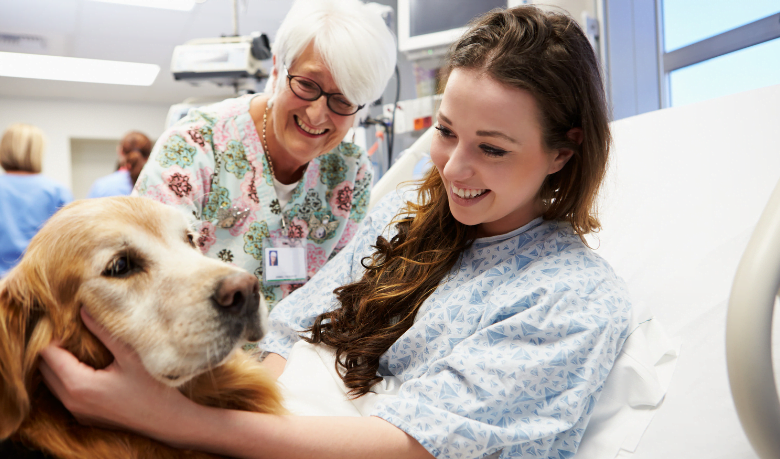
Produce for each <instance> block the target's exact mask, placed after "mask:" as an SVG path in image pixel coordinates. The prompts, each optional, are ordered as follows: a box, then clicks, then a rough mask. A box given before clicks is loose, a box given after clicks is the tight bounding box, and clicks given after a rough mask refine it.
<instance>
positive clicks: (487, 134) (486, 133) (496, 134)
mask: <svg viewBox="0 0 780 459" xmlns="http://www.w3.org/2000/svg"><path fill="white" fill-rule="evenodd" d="M477 135H478V136H482V137H498V138H501V139H504V140H507V141H509V142H512V143H520V142H518V141H517V140H515V139H513V138H512V137H509V136H508V135H506V134H504V133H503V132H500V131H477Z"/></svg>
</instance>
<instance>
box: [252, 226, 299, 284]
mask: <svg viewBox="0 0 780 459" xmlns="http://www.w3.org/2000/svg"><path fill="white" fill-rule="evenodd" d="M304 282H306V244H305V240H304V239H296V238H288V237H282V238H274V239H273V240H270V239H264V240H263V284H265V285H281V284H303V283H304Z"/></svg>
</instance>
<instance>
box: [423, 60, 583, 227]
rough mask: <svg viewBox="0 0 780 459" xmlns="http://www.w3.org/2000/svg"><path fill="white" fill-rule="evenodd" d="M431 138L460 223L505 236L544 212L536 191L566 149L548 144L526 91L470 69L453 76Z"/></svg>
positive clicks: (566, 155) (566, 156)
mask: <svg viewBox="0 0 780 459" xmlns="http://www.w3.org/2000/svg"><path fill="white" fill-rule="evenodd" d="M437 121H438V122H437V125H436V129H437V132H436V133H435V135H434V138H433V141H432V143H431V160H432V161H433V163H434V165H435V166H436V168H437V169H438V171H439V174H440V175H441V177H442V180H443V182H444V186H445V187H446V188H447V196H448V199H449V205H450V210H451V211H452V214H453V216H454V217H455V219H457V220H458V221H459V222H461V223H463V224H465V225H469V226H473V225H479V235H480V236H493V235H497V234H504V233H507V232H510V231H512V230H515V229H517V228H520V227H521V226H523V225H525V224H526V223H528V222H530V221H531V220H533V219H534V218H536V217H538V216H540V215H541V214H542V213H543V210H544V209H543V207H542V202H541V199H540V198H539V189H540V188H541V186H542V183H543V182H544V179H545V177H547V175H549V174H553V173H555V172H557V171H559V170H561V169H562V168H563V166H564V165H565V164H566V161H568V159H569V158H570V157H571V155H572V151H571V150H564V149H561V150H548V149H546V148H545V146H544V144H543V142H542V130H541V125H540V123H539V115H538V107H537V104H536V100H535V99H534V97H533V96H532V95H531V94H530V93H529V92H527V91H524V90H522V89H517V88H512V87H509V86H506V85H503V84H501V83H499V82H497V81H496V80H494V79H493V78H491V77H489V76H487V75H485V74H483V73H479V72H476V71H473V70H463V69H455V70H453V71H452V73H451V74H450V77H449V79H448V81H447V87H446V88H445V90H444V96H443V99H442V103H441V107H440V109H439V114H438V120H437Z"/></svg>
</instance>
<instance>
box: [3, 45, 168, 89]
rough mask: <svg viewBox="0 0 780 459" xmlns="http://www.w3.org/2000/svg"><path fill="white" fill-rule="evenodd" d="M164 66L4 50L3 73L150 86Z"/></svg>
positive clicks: (39, 77)
mask: <svg viewBox="0 0 780 459" xmlns="http://www.w3.org/2000/svg"><path fill="white" fill-rule="evenodd" d="M158 73H160V66H159V65H155V64H139V63H135V62H120V61H104V60H99V59H82V58H78V57H62V56H47V55H43V54H23V53H6V52H0V76H5V77H15V78H36V79H41V80H60V81H80V82H84V83H105V84H125V85H134V86H149V85H151V84H152V83H154V80H155V78H157V74H158Z"/></svg>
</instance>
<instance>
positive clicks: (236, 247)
mask: <svg viewBox="0 0 780 459" xmlns="http://www.w3.org/2000/svg"><path fill="white" fill-rule="evenodd" d="M254 96H255V95H246V96H242V97H238V98H235V99H228V100H225V101H223V102H219V103H216V104H213V105H210V106H206V107H201V108H198V109H193V110H190V112H189V113H188V114H187V116H186V117H185V118H183V119H182V120H181V121H179V122H178V123H176V124H175V125H174V126H172V127H171V128H170V129H168V130H167V131H165V133H163V135H162V136H161V137H160V139H159V140H158V141H157V143H156V144H155V146H154V149H153V150H152V154H151V156H150V158H149V161H148V162H147V163H146V166H145V167H144V169H143V171H142V172H141V175H140V177H139V178H138V182H137V183H136V185H135V189H134V190H133V195H134V196H145V197H149V198H152V199H154V200H156V201H159V202H162V203H165V204H170V205H175V206H178V207H180V208H181V209H182V210H183V211H184V212H185V213H186V215H187V216H188V218H189V219H190V220H191V222H192V224H193V226H194V229H196V230H197V231H198V232H199V234H200V236H199V238H198V241H197V242H198V245H199V246H200V248H201V250H202V251H203V253H205V254H206V255H208V256H210V257H213V258H219V259H221V260H223V261H225V262H226V263H230V264H233V265H235V266H238V267H241V268H244V269H246V270H247V271H249V272H252V273H254V274H255V275H256V276H257V277H258V278H259V279H260V280H261V286H262V291H263V294H264V296H265V299H266V301H267V302H268V305H269V307H270V308H273V306H274V305H275V304H276V303H278V302H279V300H281V299H282V298H284V297H285V296H287V295H288V294H290V293H291V292H292V291H293V290H295V289H296V288H298V287H300V285H301V284H283V285H281V286H269V285H262V279H263V250H262V249H263V244H264V243H265V242H264V240H269V239H270V240H271V241H274V240H276V239H277V238H280V237H283V236H289V237H295V238H302V239H304V241H305V243H304V245H305V247H306V265H307V274H308V277H309V278H311V276H313V275H314V273H316V272H317V270H319V269H320V268H321V267H322V266H323V265H324V264H325V263H326V262H327V261H328V260H329V259H330V258H332V257H333V256H335V255H336V254H337V253H338V252H339V251H340V250H341V249H342V248H343V247H344V246H345V245H346V244H347V242H349V240H350V239H351V238H352V236H353V235H354V234H355V231H356V229H357V227H358V224H359V223H360V221H361V220H363V218H364V217H365V213H366V207H367V206H368V201H369V197H370V188H371V180H372V168H371V163H370V162H369V160H368V156H367V155H366V153H365V151H364V150H363V149H361V148H359V147H358V146H356V145H354V144H352V143H348V142H342V143H341V144H339V145H338V146H337V147H336V148H334V149H333V150H332V151H330V152H328V153H326V154H323V155H321V156H319V157H317V158H315V159H313V160H312V161H310V162H309V165H308V166H307V168H306V171H305V173H304V175H303V178H302V179H301V180H300V181H299V182H298V185H297V187H296V188H295V189H294V190H293V192H292V196H291V198H290V201H289V202H288V203H287V204H286V205H285V207H284V208H281V207H280V205H279V201H278V199H277V196H276V191H275V189H274V183H273V177H272V175H271V172H270V169H269V168H268V162H267V161H266V157H265V153H264V151H263V148H262V141H261V139H260V137H259V136H258V133H257V129H256V128H255V123H254V120H253V119H252V117H251V116H250V114H249V104H250V102H251V100H252V98H253V97H254ZM230 209H241V210H242V211H246V210H248V215H247V216H246V217H245V218H238V219H236V220H235V222H234V223H233V222H228V223H227V224H225V222H226V221H227V220H230V218H231V217H230V216H231V212H230ZM283 219H284V224H283ZM220 222H221V223H222V224H221V225H220V224H219V223H220ZM230 223H233V224H232V226H230ZM226 226H227V227H226Z"/></svg>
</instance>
